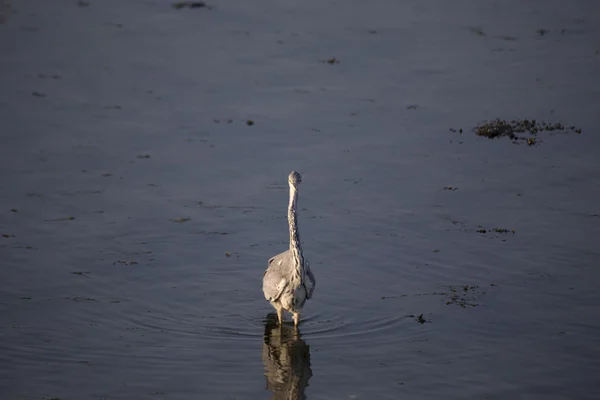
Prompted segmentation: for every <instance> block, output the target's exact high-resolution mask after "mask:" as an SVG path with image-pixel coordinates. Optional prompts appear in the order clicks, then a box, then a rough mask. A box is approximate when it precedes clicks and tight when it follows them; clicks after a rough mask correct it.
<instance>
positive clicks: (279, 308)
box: [273, 303, 283, 326]
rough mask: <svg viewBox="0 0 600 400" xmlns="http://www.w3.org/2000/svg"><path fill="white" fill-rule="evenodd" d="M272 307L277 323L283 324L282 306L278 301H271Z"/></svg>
mask: <svg viewBox="0 0 600 400" xmlns="http://www.w3.org/2000/svg"><path fill="white" fill-rule="evenodd" d="M273 307H275V309H276V310H277V319H278V320H279V325H280V326H281V325H282V324H283V307H282V306H281V304H279V303H273Z"/></svg>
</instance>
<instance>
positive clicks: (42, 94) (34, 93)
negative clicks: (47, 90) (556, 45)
mask: <svg viewBox="0 0 600 400" xmlns="http://www.w3.org/2000/svg"><path fill="white" fill-rule="evenodd" d="M31 95H32V96H35V97H46V95H45V94H44V93H40V92H31Z"/></svg>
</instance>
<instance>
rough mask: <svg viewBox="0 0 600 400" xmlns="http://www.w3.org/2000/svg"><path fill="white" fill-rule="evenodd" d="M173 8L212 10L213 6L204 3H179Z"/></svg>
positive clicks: (174, 4)
mask: <svg viewBox="0 0 600 400" xmlns="http://www.w3.org/2000/svg"><path fill="white" fill-rule="evenodd" d="M173 8H176V9H182V8H208V9H209V10H210V9H212V7H211V6H209V5H208V4H206V3H205V2H203V1H178V2H175V3H173Z"/></svg>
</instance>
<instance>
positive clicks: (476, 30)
mask: <svg viewBox="0 0 600 400" xmlns="http://www.w3.org/2000/svg"><path fill="white" fill-rule="evenodd" d="M469 30H470V31H471V32H472V33H474V34H475V35H477V36H487V35H486V34H485V32H484V31H483V29H481V28H479V27H477V26H472V27H470V28H469Z"/></svg>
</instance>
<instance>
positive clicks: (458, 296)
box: [446, 285, 486, 308]
mask: <svg viewBox="0 0 600 400" xmlns="http://www.w3.org/2000/svg"><path fill="white" fill-rule="evenodd" d="M448 289H449V290H450V293H447V294H446V295H447V296H448V299H447V300H446V305H457V306H460V307H462V308H467V307H477V306H478V305H479V303H477V300H478V299H479V298H480V297H481V296H483V295H484V294H486V292H485V291H481V290H479V286H477V285H471V286H469V285H460V286H448Z"/></svg>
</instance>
